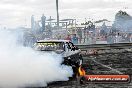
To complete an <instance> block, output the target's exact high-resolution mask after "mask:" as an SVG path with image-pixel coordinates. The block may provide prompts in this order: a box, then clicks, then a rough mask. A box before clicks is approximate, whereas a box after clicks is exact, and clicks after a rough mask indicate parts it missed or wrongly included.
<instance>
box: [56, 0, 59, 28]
mask: <svg viewBox="0 0 132 88" xmlns="http://www.w3.org/2000/svg"><path fill="white" fill-rule="evenodd" d="M56 12H57V29H59V11H58V0H56Z"/></svg>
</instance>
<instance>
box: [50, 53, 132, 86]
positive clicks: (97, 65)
mask: <svg viewBox="0 0 132 88" xmlns="http://www.w3.org/2000/svg"><path fill="white" fill-rule="evenodd" d="M83 58H84V65H85V70H86V73H87V75H88V74H90V75H91V74H128V75H130V76H131V75H132V53H131V52H123V53H116V54H113V53H112V54H110V53H109V54H100V55H87V56H84V57H83ZM131 78H132V77H131ZM47 88H132V82H129V83H86V84H83V85H79V84H78V83H77V80H76V79H72V80H69V81H66V82H55V83H53V84H49V85H48V86H47Z"/></svg>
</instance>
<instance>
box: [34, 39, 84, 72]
mask: <svg viewBox="0 0 132 88" xmlns="http://www.w3.org/2000/svg"><path fill="white" fill-rule="evenodd" d="M34 48H35V50H39V51H46V52H51V51H52V52H55V53H57V54H61V55H62V57H63V58H64V61H63V62H62V64H65V65H69V66H72V68H73V72H74V73H75V74H76V73H77V70H78V68H79V66H80V65H81V64H82V62H83V59H82V56H81V51H80V49H78V48H77V47H76V46H75V45H74V44H73V43H72V42H71V41H69V40H40V41H37V42H36V43H35V47H34Z"/></svg>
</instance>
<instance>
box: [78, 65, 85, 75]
mask: <svg viewBox="0 0 132 88" xmlns="http://www.w3.org/2000/svg"><path fill="white" fill-rule="evenodd" d="M78 71H79V75H80V76H84V75H86V72H85V70H84V69H83V68H82V67H81V66H80V67H79V69H78Z"/></svg>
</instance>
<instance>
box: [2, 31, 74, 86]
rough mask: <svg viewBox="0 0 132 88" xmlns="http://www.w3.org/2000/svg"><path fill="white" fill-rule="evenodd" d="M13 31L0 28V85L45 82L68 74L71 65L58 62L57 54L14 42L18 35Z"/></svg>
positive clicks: (27, 84) (63, 77) (42, 83)
mask: <svg viewBox="0 0 132 88" xmlns="http://www.w3.org/2000/svg"><path fill="white" fill-rule="evenodd" d="M16 34H17V35H18V34H19V33H18V32H17V33H16V32H15V33H12V32H10V31H2V30H1V31H0V87H2V88H14V87H25V86H31V85H38V84H39V86H46V85H47V83H49V82H53V81H66V80H68V77H71V76H72V73H73V71H72V68H71V67H68V66H64V65H61V62H62V61H63V59H62V57H61V56H60V55H57V54H55V53H53V52H52V53H44V52H38V51H34V50H33V49H31V48H27V47H23V46H21V45H18V43H17V41H16V40H18V39H21V38H20V36H17V35H16Z"/></svg>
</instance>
